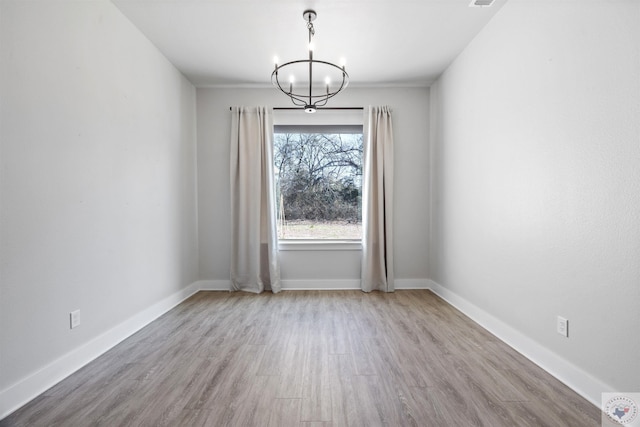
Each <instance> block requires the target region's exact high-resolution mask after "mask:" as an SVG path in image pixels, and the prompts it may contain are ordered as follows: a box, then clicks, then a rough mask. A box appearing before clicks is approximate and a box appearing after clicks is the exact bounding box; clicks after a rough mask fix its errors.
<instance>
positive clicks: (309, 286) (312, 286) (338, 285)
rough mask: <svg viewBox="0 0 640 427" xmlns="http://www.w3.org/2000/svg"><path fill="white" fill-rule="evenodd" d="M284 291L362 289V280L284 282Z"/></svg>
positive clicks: (282, 282)
mask: <svg viewBox="0 0 640 427" xmlns="http://www.w3.org/2000/svg"><path fill="white" fill-rule="evenodd" d="M281 286H282V290H283V291H300V290H306V291H312V290H324V291H330V290H347V289H352V290H353V289H360V279H339V280H282V281H281Z"/></svg>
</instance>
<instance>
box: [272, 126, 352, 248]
mask: <svg viewBox="0 0 640 427" xmlns="http://www.w3.org/2000/svg"><path fill="white" fill-rule="evenodd" d="M362 139H363V138H362V125H339V126H338V125H336V126H333V125H314V126H309V125H275V126H274V163H275V165H274V166H275V167H274V169H275V174H276V186H277V190H276V191H277V199H278V209H277V212H278V238H280V239H314V240H315V239H324V240H326V239H332V240H360V239H361V237H362V209H361V188H362Z"/></svg>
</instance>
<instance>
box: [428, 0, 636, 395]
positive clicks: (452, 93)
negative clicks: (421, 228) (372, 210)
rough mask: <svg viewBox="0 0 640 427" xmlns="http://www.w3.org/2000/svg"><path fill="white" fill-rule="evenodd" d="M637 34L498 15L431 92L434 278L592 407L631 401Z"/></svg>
mask: <svg viewBox="0 0 640 427" xmlns="http://www.w3.org/2000/svg"><path fill="white" fill-rule="evenodd" d="M639 23H640V2H638V1H635V0H615V1H578V0H571V1H562V2H559V1H532V0H510V1H509V2H508V3H507V4H506V5H505V6H504V7H503V8H502V9H501V10H500V11H499V12H498V13H497V14H496V16H495V17H494V18H493V20H492V21H491V22H490V23H489V24H488V25H487V26H486V27H485V28H484V30H483V31H482V32H481V33H480V34H479V35H478V36H477V37H476V38H475V40H474V41H473V42H472V43H471V44H470V45H469V46H468V47H467V48H466V50H465V51H464V52H463V53H462V54H461V55H460V56H459V57H458V58H457V59H456V61H455V62H454V63H453V64H452V65H451V66H450V67H449V69H448V70H447V71H446V72H445V73H444V75H443V76H442V77H441V78H440V79H439V81H438V82H437V83H436V84H435V85H434V86H433V87H432V100H433V101H434V103H433V107H432V110H433V111H434V113H435V114H434V116H433V119H434V120H433V121H434V123H435V131H434V146H433V153H432V154H433V158H432V165H433V175H432V180H433V181H432V185H433V210H432V215H433V217H432V219H433V222H432V238H433V241H432V247H431V257H430V265H431V273H432V278H433V279H434V280H435V281H436V282H437V283H438V284H440V285H441V286H442V287H443V288H444V289H445V290H447V291H448V292H451V293H452V294H454V295H457V296H459V297H461V298H462V299H464V300H466V301H467V302H469V303H470V304H472V305H475V306H476V307H479V308H480V309H481V310H484V311H486V312H487V313H490V314H491V315H492V316H495V317H496V318H497V319H499V320H500V321H502V322H504V323H505V324H507V325H510V326H511V327H513V328H514V329H516V330H517V331H519V332H520V333H521V334H523V335H524V336H525V337H528V338H530V339H531V340H533V341H535V342H537V343H538V344H540V345H541V346H542V347H543V348H546V349H548V350H550V351H551V352H553V353H554V354H556V355H557V356H559V357H560V358H561V359H565V360H566V361H568V362H569V364H570V366H575V367H576V368H577V369H579V370H582V371H583V372H584V374H585V376H588V377H592V378H593V379H594V382H595V383H601V384H608V385H609V386H610V387H611V388H612V390H581V391H582V392H583V393H585V394H587V395H589V397H590V398H591V399H592V401H594V402H596V401H597V402H599V393H600V392H601V391H639V390H640V370H639V369H638V366H639V365H638V354H640V335H639V334H638V330H640V217H639V214H640V120H639V117H640V79H639V77H638V76H640V25H638V24H639ZM557 315H562V316H564V317H566V318H568V319H569V321H570V323H569V332H570V335H569V338H564V337H562V336H560V335H558V334H557V333H556V330H555V329H556V324H555V321H556V316H557ZM557 374H559V375H560V376H561V377H562V376H563V375H564V374H566V372H557ZM578 382H580V381H578ZM587 382H588V381H587Z"/></svg>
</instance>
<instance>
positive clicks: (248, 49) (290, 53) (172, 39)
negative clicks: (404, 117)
mask: <svg viewBox="0 0 640 427" xmlns="http://www.w3.org/2000/svg"><path fill="white" fill-rule="evenodd" d="M112 1H113V3H114V4H115V5H116V6H117V7H118V8H119V9H120V10H121V11H122V13H123V14H124V15H125V16H127V17H128V18H129V19H130V20H131V22H133V24H134V25H136V27H138V28H139V29H140V30H141V31H142V32H143V33H144V34H145V35H146V36H147V37H148V38H149V39H150V40H151V41H152V42H153V43H154V44H155V45H156V46H157V47H158V49H160V51H162V53H163V54H164V55H165V56H166V57H167V58H169V60H170V61H171V62H172V63H173V64H174V65H175V66H176V67H177V68H178V69H179V70H180V71H182V72H183V73H184V74H185V75H186V76H187V78H188V79H189V80H190V81H191V82H192V83H193V84H195V85H196V86H200V87H206V86H243V85H246V86H252V85H256V86H259V85H270V84H271V83H270V77H271V72H272V71H273V58H274V56H277V57H278V58H280V61H281V62H288V61H292V60H297V59H305V58H306V57H307V37H308V33H307V28H306V23H305V21H304V19H303V17H302V13H303V11H305V10H306V9H314V10H315V11H316V12H317V14H318V17H317V19H316V20H315V21H314V26H315V30H316V34H315V37H314V39H313V41H314V44H315V46H316V48H315V51H314V59H319V60H325V61H328V62H335V63H338V62H339V61H340V59H341V58H345V59H346V69H347V72H348V73H349V75H350V78H351V83H350V85H353V86H377V85H381V86H382V85H387V86H392V85H406V86H410V85H428V84H429V83H431V82H432V81H434V80H435V79H436V78H437V77H438V75H439V74H440V73H441V72H442V71H443V70H444V69H445V68H446V67H447V66H448V65H449V63H451V61H452V60H453V59H454V58H455V57H456V56H457V55H458V54H459V53H460V52H461V51H462V50H463V49H464V47H465V46H466V45H467V44H468V43H469V42H470V41H471V40H472V39H473V38H474V37H475V35H476V34H478V32H479V31H480V30H481V29H482V28H483V27H484V26H485V25H486V24H487V22H488V21H489V20H490V19H491V17H492V16H493V15H494V14H495V13H496V12H497V11H498V10H499V9H500V7H502V5H503V4H504V3H505V2H506V1H507V0H496V1H495V3H494V4H493V6H491V7H488V8H478V7H469V3H470V0H112Z"/></svg>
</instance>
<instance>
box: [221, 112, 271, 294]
mask: <svg viewBox="0 0 640 427" xmlns="http://www.w3.org/2000/svg"><path fill="white" fill-rule="evenodd" d="M231 115H232V119H231V159H230V160H231V165H230V166H231V167H230V170H231V233H232V234H231V289H230V290H232V291H247V292H255V293H260V292H262V291H263V290H264V289H265V287H266V288H271V291H272V292H274V293H276V292H279V291H280V266H279V263H278V236H277V232H276V201H275V199H276V198H275V178H274V174H273V141H272V139H273V111H272V109H270V108H266V107H248V108H247V107H233V108H232V109H231Z"/></svg>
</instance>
